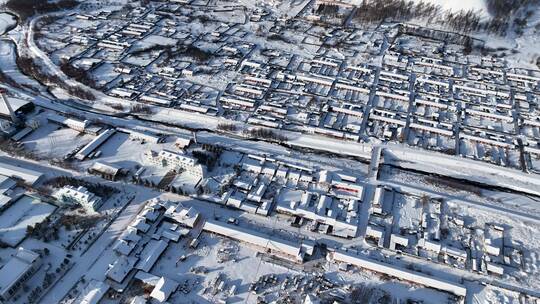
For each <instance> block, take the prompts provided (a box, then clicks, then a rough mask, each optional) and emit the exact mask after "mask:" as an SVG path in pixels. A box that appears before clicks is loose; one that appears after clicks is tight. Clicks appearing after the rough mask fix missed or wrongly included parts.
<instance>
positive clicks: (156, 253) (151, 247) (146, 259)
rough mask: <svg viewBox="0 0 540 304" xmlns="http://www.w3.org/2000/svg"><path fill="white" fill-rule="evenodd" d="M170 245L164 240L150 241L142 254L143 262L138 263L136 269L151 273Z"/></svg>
mask: <svg viewBox="0 0 540 304" xmlns="http://www.w3.org/2000/svg"><path fill="white" fill-rule="evenodd" d="M168 245H169V244H168V243H167V242H165V241H163V240H159V241H156V240H150V241H149V242H148V243H147V244H146V246H145V247H144V249H143V251H142V252H141V260H140V261H139V263H137V266H136V268H137V269H140V270H143V271H146V272H148V271H150V269H151V268H152V266H154V264H155V263H156V261H157V260H158V258H159V257H160V256H161V254H162V253H163V252H164V251H165V249H167V246H168Z"/></svg>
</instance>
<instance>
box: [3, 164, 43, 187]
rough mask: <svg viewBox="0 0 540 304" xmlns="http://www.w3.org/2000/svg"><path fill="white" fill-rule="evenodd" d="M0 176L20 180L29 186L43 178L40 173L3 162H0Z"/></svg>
mask: <svg viewBox="0 0 540 304" xmlns="http://www.w3.org/2000/svg"><path fill="white" fill-rule="evenodd" d="M0 175H5V176H8V177H15V178H20V179H22V180H24V181H25V182H26V183H27V184H29V185H31V186H33V185H35V184H36V183H37V182H38V181H39V179H40V178H41V177H42V176H43V174H42V173H41V172H38V171H34V170H31V169H26V168H22V167H18V166H14V165H11V164H8V163H5V162H0Z"/></svg>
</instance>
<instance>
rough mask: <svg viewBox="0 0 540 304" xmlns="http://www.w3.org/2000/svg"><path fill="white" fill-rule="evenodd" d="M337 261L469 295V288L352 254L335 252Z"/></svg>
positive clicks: (459, 294)
mask: <svg viewBox="0 0 540 304" xmlns="http://www.w3.org/2000/svg"><path fill="white" fill-rule="evenodd" d="M332 257H333V259H334V260H335V261H339V262H345V263H348V264H352V265H355V266H358V267H361V268H364V269H368V270H371V271H376V272H379V273H385V274H387V275H390V276H393V277H396V278H399V279H402V280H406V281H409V282H414V283H418V284H421V285H424V286H428V287H431V288H435V289H439V290H443V291H447V292H450V293H453V294H455V295H457V296H462V297H464V296H465V295H466V293H467V288H465V286H463V285H462V284H459V283H455V282H451V281H447V280H445V279H442V278H437V277H432V276H429V275H427V274H423V273H420V272H413V271H410V270H407V269H402V268H399V267H398V266H394V265H390V264H386V263H381V262H377V261H374V260H370V259H368V258H364V257H362V256H358V255H353V254H352V253H348V252H342V251H335V252H333V253H332Z"/></svg>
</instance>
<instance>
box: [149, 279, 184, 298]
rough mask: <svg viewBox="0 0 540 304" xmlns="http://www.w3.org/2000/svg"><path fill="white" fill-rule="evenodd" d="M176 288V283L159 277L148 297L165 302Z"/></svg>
mask: <svg viewBox="0 0 540 304" xmlns="http://www.w3.org/2000/svg"><path fill="white" fill-rule="evenodd" d="M176 288H178V282H176V281H175V280H173V279H170V278H167V277H161V278H160V279H159V281H158V283H157V285H156V287H154V289H153V290H152V292H151V293H150V297H151V298H154V299H156V300H158V301H160V302H164V301H167V299H168V298H169V297H170V296H171V294H172V293H173V292H174V291H176Z"/></svg>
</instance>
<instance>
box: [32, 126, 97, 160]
mask: <svg viewBox="0 0 540 304" xmlns="http://www.w3.org/2000/svg"><path fill="white" fill-rule="evenodd" d="M92 139H93V136H91V135H88V134H83V133H80V132H78V131H75V130H73V129H69V128H64V127H61V126H59V125H57V124H53V123H47V124H44V125H42V126H41V127H39V128H38V129H37V130H35V131H34V132H33V133H31V134H30V135H28V136H27V137H25V138H24V139H23V140H22V142H23V143H24V146H25V148H26V149H27V150H29V151H33V152H34V153H36V154H37V155H38V156H41V157H49V158H62V157H64V156H66V155H67V154H68V153H69V152H71V151H73V150H74V149H75V148H77V147H79V146H82V145H85V144H87V143H89V142H90V141H92Z"/></svg>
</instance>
